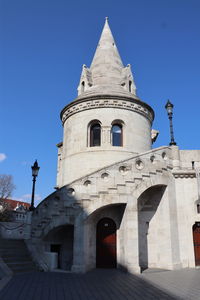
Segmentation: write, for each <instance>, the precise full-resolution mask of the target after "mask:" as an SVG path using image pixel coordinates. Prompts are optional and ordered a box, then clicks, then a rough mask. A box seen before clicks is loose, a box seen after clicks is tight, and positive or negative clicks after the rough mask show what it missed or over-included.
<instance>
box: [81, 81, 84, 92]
mask: <svg viewBox="0 0 200 300" xmlns="http://www.w3.org/2000/svg"><path fill="white" fill-rule="evenodd" d="M84 91H85V82H84V81H82V82H81V93H83V92H84Z"/></svg>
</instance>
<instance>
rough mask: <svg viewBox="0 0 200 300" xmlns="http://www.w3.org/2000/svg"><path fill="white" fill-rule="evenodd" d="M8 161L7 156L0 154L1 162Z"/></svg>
mask: <svg viewBox="0 0 200 300" xmlns="http://www.w3.org/2000/svg"><path fill="white" fill-rule="evenodd" d="M5 159H6V155H5V154H4V153H0V162H2V161H3V160H5Z"/></svg>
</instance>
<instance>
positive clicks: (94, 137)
mask: <svg viewBox="0 0 200 300" xmlns="http://www.w3.org/2000/svg"><path fill="white" fill-rule="evenodd" d="M95 146H101V125H100V124H99V123H94V124H92V125H91V127H90V147H95Z"/></svg>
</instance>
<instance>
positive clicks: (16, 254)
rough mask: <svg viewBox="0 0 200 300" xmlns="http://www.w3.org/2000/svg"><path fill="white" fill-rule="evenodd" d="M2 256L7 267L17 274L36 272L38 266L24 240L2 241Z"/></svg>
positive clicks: (0, 248)
mask: <svg viewBox="0 0 200 300" xmlns="http://www.w3.org/2000/svg"><path fill="white" fill-rule="evenodd" d="M0 254H1V257H2V259H3V260H4V262H5V263H6V264H7V266H8V267H9V268H10V269H11V270H12V271H13V272H14V273H15V274H17V273H21V272H31V271H36V269H37V268H36V266H35V264H34V263H33V261H32V259H31V255H30V253H29V251H28V248H27V246H26V244H25V242H24V240H8V239H5V240H4V239H1V240H0Z"/></svg>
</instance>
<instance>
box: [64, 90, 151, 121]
mask: <svg viewBox="0 0 200 300" xmlns="http://www.w3.org/2000/svg"><path fill="white" fill-rule="evenodd" d="M108 107H109V108H117V109H127V110H131V111H134V112H136V113H139V114H141V115H143V116H144V117H145V118H147V119H148V120H149V122H150V123H151V124H152V122H153V119H154V111H153V109H152V108H151V107H150V106H149V105H148V104H146V103H144V102H142V101H140V100H137V99H134V98H128V97H121V96H111V95H101V96H93V97H87V98H82V99H77V100H75V101H73V102H71V103H70V104H68V105H67V106H65V107H64V109H63V110H62V111H61V114H60V117H61V120H62V122H63V124H64V122H65V121H66V120H67V119H68V118H69V117H70V116H72V115H74V114H76V113H78V112H81V111H84V110H88V109H90V110H91V109H97V108H108Z"/></svg>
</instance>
